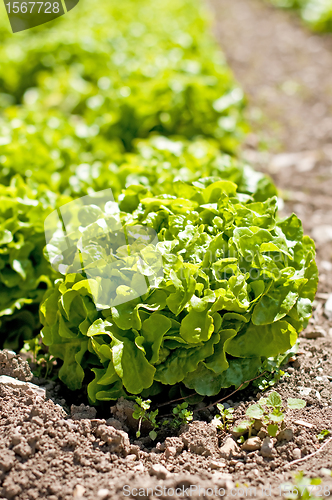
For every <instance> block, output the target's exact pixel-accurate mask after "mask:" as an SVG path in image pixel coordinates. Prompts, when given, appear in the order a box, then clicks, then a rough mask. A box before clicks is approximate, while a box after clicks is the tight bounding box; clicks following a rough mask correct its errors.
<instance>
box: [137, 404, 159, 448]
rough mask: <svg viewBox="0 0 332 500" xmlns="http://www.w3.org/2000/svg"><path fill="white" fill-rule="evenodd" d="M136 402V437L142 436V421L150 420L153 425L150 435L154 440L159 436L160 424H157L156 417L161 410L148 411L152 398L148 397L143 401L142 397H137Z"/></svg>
mask: <svg viewBox="0 0 332 500" xmlns="http://www.w3.org/2000/svg"><path fill="white" fill-rule="evenodd" d="M135 401H136V404H135V406H134V412H133V417H134V418H135V419H136V420H138V429H137V432H136V437H137V438H139V437H140V436H141V426H142V422H144V421H146V422H149V423H150V425H151V426H152V430H151V431H150V432H149V436H150V438H151V439H152V441H154V440H155V439H156V438H157V429H158V427H159V424H157V421H156V418H157V415H158V411H159V410H155V411H150V412H149V411H148V410H149V409H150V405H151V399H147V400H146V401H143V399H142V398H136V399H135Z"/></svg>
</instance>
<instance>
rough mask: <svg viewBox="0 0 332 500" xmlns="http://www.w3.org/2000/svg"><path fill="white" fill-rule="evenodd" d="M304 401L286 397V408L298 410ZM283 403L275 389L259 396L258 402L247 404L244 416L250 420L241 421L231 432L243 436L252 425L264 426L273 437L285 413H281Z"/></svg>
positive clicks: (249, 431) (249, 432)
mask: <svg viewBox="0 0 332 500" xmlns="http://www.w3.org/2000/svg"><path fill="white" fill-rule="evenodd" d="M305 405H306V402H305V401H303V399H294V398H289V399H287V405H286V409H289V410H299V409H301V408H304V407H305ZM283 408H284V404H283V402H282V399H281V397H280V394H278V393H277V392H276V391H273V392H271V394H270V395H269V396H268V397H267V398H261V399H260V400H259V401H258V403H256V404H253V405H251V406H249V408H248V409H247V411H246V416H247V417H249V418H250V420H246V421H243V422H241V423H240V424H239V425H238V426H236V427H234V428H233V433H236V434H237V435H238V436H243V435H244V434H247V433H248V437H250V436H251V432H252V428H253V426H255V427H256V424H258V427H259V428H260V427H262V426H264V427H265V428H266V430H267V432H268V434H269V436H271V437H275V436H276V435H277V433H278V432H279V430H280V428H281V424H282V422H283V421H284V418H285V414H284V413H283ZM242 441H243V438H242Z"/></svg>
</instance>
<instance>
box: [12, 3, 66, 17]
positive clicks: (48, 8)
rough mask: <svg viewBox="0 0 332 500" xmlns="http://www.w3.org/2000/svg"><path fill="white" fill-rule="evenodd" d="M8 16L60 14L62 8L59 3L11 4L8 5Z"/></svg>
mask: <svg viewBox="0 0 332 500" xmlns="http://www.w3.org/2000/svg"><path fill="white" fill-rule="evenodd" d="M6 7H7V12H8V14H18V13H19V12H21V13H22V14H26V13H30V14H32V13H35V14H37V13H38V14H40V13H43V14H58V13H59V12H60V6H59V3H58V2H54V3H51V2H13V3H11V2H9V3H7V4H6Z"/></svg>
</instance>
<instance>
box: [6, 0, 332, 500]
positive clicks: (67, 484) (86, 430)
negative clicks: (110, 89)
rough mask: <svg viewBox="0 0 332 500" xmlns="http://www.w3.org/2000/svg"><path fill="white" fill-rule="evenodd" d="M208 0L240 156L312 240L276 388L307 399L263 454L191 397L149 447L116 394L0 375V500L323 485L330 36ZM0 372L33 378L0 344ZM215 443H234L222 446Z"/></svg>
mask: <svg viewBox="0 0 332 500" xmlns="http://www.w3.org/2000/svg"><path fill="white" fill-rule="evenodd" d="M210 2H211V7H212V9H213V12H214V14H215V20H216V24H215V29H216V35H217V37H218V39H219V40H220V43H221V45H222V47H223V50H224V51H225V52H226V54H227V57H228V60H229V63H230V65H231V66H232V68H233V70H234V72H235V74H236V76H237V78H238V80H239V82H240V84H241V85H242V87H243V88H244V89H245V91H246V92H247V95H248V101H249V106H248V119H249V121H250V122H251V125H252V128H253V133H252V134H251V135H250V136H249V138H248V140H247V142H246V144H245V147H244V149H243V151H242V155H243V157H244V158H246V159H248V160H249V161H250V162H251V163H253V164H254V165H255V166H256V167H257V168H259V169H261V170H264V171H266V172H268V173H270V175H272V177H273V178H274V180H275V182H276V184H277V185H278V187H279V188H280V190H281V196H282V198H284V200H285V204H284V208H283V212H284V214H285V215H287V214H288V213H290V212H292V211H295V212H296V213H297V214H298V215H299V216H300V217H301V218H302V220H303V223H304V228H305V231H306V233H307V234H310V235H312V236H313V237H314V238H315V241H316V243H317V260H318V266H319V269H320V283H319V291H318V294H317V300H316V302H315V311H314V315H313V318H312V319H311V321H310V324H309V326H308V328H307V329H306V331H305V332H303V334H302V338H301V341H300V347H299V351H298V353H297V354H296V355H295V356H294V357H293V358H291V361H290V362H289V363H288V365H287V366H286V367H285V370H286V373H287V376H285V377H283V378H282V379H281V381H280V382H279V383H278V384H277V385H276V386H275V387H274V389H276V390H277V391H278V392H279V393H280V394H281V396H282V398H283V399H287V398H288V397H300V398H302V399H304V400H305V401H306V403H307V404H306V407H305V408H304V409H302V410H292V411H287V412H286V421H285V424H286V428H287V429H288V431H287V436H286V435H285V436H284V437H285V438H286V437H287V439H283V440H277V439H273V440H272V444H273V451H272V452H271V456H270V457H266V456H265V457H264V456H263V455H264V453H263V454H262V451H261V450H260V448H261V444H262V442H261V441H259V439H260V438H263V437H264V436H263V435H262V434H258V436H256V447H257V449H256V450H252V451H250V450H249V451H245V450H243V449H241V448H240V447H239V444H237V443H236V440H235V439H234V438H233V437H232V435H231V433H230V432H229V431H222V430H217V429H216V428H215V427H214V425H213V424H212V422H211V420H212V418H213V414H214V413H215V412H214V410H210V409H204V408H203V406H204V405H203V404H202V403H200V404H199V405H197V406H196V407H195V414H194V415H195V421H194V422H193V423H191V424H190V425H189V426H186V427H185V428H182V429H180V430H179V432H178V435H177V436H169V437H167V438H166V439H165V440H164V439H162V440H161V442H158V440H157V442H156V443H152V442H151V440H150V439H149V438H148V437H146V436H143V438H141V439H140V440H137V439H136V437H135V430H136V428H135V425H137V423H136V421H135V422H133V420H132V418H131V417H130V414H131V411H132V408H131V406H130V403H128V402H125V401H119V402H118V403H117V405H116V406H115V407H113V408H112V411H111V408H106V410H105V409H104V410H103V414H100V412H99V413H97V412H96V410H95V409H94V408H90V407H88V406H84V405H83V406H80V405H79V402H80V401H79V402H78V403H77V402H76V404H77V406H74V405H71V402H72V399H71V397H70V396H68V394H67V393H65V392H64V391H63V389H62V388H61V387H60V386H58V385H56V384H54V383H53V382H50V381H45V380H37V379H33V380H32V381H33V382H35V383H38V384H39V385H43V386H44V387H45V389H46V398H43V397H42V396H40V395H38V394H37V393H36V392H35V391H34V390H33V389H31V386H30V385H23V386H20V387H19V386H18V387H13V386H10V385H8V384H7V383H5V382H1V381H0V398H1V399H0V500H2V499H20V500H26V499H29V500H30V499H31V500H39V499H44V498H45V499H48V500H69V499H73V498H75V499H87V500H89V499H94V500H95V499H111V498H112V499H115V500H118V499H123V498H126V497H128V498H133V497H144V498H150V499H156V498H163V499H166V498H167V499H171V498H193V499H194V498H201V497H203V498H204V493H205V496H206V497H209V498H227V499H229V498H248V497H249V496H250V495H251V498H253V497H256V498H262V499H265V498H282V497H283V495H280V493H281V492H282V491H283V489H281V491H280V488H282V485H283V484H284V483H285V482H287V481H290V480H291V479H292V477H293V474H294V472H296V471H299V470H302V471H304V472H305V474H306V475H308V476H309V477H321V478H322V479H323V485H324V486H325V487H326V490H325V491H327V492H328V491H329V490H330V491H332V477H331V476H330V475H327V474H328V471H327V469H331V468H332V443H331V442H327V441H325V443H326V446H324V442H320V441H319V440H318V438H317V435H318V434H319V433H320V432H321V431H322V430H324V429H330V430H332V423H331V420H332V390H331V389H332V385H331V384H332V335H331V332H332V330H331V328H332V322H331V319H332V311H330V306H329V304H327V305H326V303H327V301H328V299H329V297H330V294H332V284H331V277H332V223H331V215H332V198H331V194H330V193H331V187H332V115H331V110H332V76H331V75H332V51H331V48H332V38H331V37H329V36H326V37H322V36H317V35H313V34H311V33H310V32H309V31H307V30H306V28H304V27H303V26H302V25H301V23H300V22H299V21H298V20H297V18H296V17H295V16H294V15H292V14H291V13H288V12H282V11H278V10H276V9H273V8H272V7H270V6H269V5H266V4H265V3H264V2H263V1H261V0H210ZM1 375H5V376H11V377H14V378H16V379H18V380H21V381H23V384H24V381H27V382H28V381H29V380H30V379H31V374H30V373H29V369H28V367H27V365H26V364H25V363H24V362H23V361H22V360H20V358H19V357H17V356H14V355H13V354H10V353H9V354H8V352H0V376H1ZM21 383H22V382H21ZM260 396H261V394H257V391H254V389H253V388H250V387H249V388H247V389H246V390H245V391H243V392H239V393H236V394H234V395H233V396H232V397H230V398H229V399H228V400H227V401H226V404H227V405H229V406H230V407H234V408H235V413H234V416H235V423H237V422H239V421H241V420H242V419H243V418H244V414H245V410H246V408H247V407H248V406H249V404H250V403H251V402H253V401H255V400H256V399H257V398H259V397H260ZM257 433H258V431H257V432H256V434H257ZM230 439H231V441H230ZM226 441H227V443H228V445H229V444H231V445H232V446H231V447H232V449H233V452H232V453H230V452H229V453H226V452H225V447H224V446H225V442H226ZM257 443H258V444H257ZM322 446H324V447H323V448H322ZM312 454H314V455H313V456H311V455H312ZM301 459H303V460H302V461H300V462H299V460H301ZM249 487H251V488H252V489H251V490H249V489H248V488H249ZM270 487H271V490H270V489H269V488H270ZM133 488H136V490H133ZM148 488H149V490H148ZM158 488H159V489H158ZM172 488H173V492H172ZM175 488H178V491H177V492H175V491H174V489H175ZM199 488H200V489H199ZM241 488H242V489H241ZM151 489H152V490H151ZM266 489H267V490H266ZM153 490H154V491H153ZM180 490H182V494H180ZM204 490H205V491H204ZM241 492H242V493H241ZM316 492H317V493H318V495H317V496H322V493H321V494H320V495H319V490H316ZM326 496H327V495H325V497H326Z"/></svg>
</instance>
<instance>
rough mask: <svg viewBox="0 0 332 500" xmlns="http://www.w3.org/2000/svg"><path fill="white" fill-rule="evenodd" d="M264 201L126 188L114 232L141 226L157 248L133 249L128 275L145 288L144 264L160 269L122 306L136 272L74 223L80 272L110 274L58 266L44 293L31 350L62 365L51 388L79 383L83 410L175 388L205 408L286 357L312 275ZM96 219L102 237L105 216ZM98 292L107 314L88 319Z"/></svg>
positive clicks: (296, 233) (226, 193)
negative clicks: (106, 300)
mask: <svg viewBox="0 0 332 500" xmlns="http://www.w3.org/2000/svg"><path fill="white" fill-rule="evenodd" d="M133 190H134V191H135V196H134V197H133ZM276 201H277V200H276V198H275V197H273V198H269V199H267V200H265V201H254V199H253V198H252V197H251V196H249V195H247V194H243V193H237V186H236V184H234V183H232V182H230V181H223V180H216V179H215V178H208V177H207V178H203V179H200V180H198V181H195V182H193V183H186V182H183V181H180V180H179V181H175V182H174V183H173V186H172V191H171V194H169V193H167V192H165V193H163V194H159V195H157V196H155V195H154V194H153V193H151V192H150V190H149V188H148V187H144V186H142V185H134V186H129V187H128V188H127V189H126V190H124V192H123V195H122V196H121V200H120V202H119V205H118V209H119V210H120V212H119V213H118V217H120V220H121V224H122V227H123V229H124V231H127V232H130V228H131V227H133V226H136V225H140V226H147V227H148V228H152V229H153V230H154V231H155V232H156V233H157V235H158V239H159V243H158V244H157V245H156V247H155V248H154V249H153V251H152V249H151V246H148V247H146V248H145V247H144V245H143V246H140V248H139V251H140V252H141V255H142V258H143V260H144V261H145V263H146V267H144V266H143V267H142V266H141V268H140V270H139V271H140V273H141V274H142V275H143V276H145V277H146V278H148V277H151V273H152V271H151V270H153V266H154V265H155V262H156V253H157V254H159V255H161V256H162V261H163V276H158V278H156V280H155V281H154V283H153V284H152V285H151V281H150V286H149V287H148V290H147V292H146V293H144V295H142V296H140V297H138V298H135V299H133V300H130V293H131V290H134V289H135V279H134V276H135V275H136V274H137V270H138V268H137V260H136V261H135V259H133V260H130V259H131V257H130V255H129V256H128V254H126V252H125V251H124V247H121V246H118V247H113V246H112V244H111V240H112V237H111V236H110V238H104V237H103V238H97V237H95V235H96V232H95V229H96V226H95V224H96V222H95V221H93V222H91V219H89V217H86V219H85V222H84V220H83V219H82V225H81V229H80V231H81V232H82V234H83V235H84V238H86V241H90V244H89V245H88V246H87V248H84V247H83V248H82V246H79V245H78V247H79V254H81V255H82V260H81V262H87V263H89V262H91V265H92V263H94V264H93V265H95V263H96V259H97V263H98V266H99V267H100V269H108V267H107V266H111V268H112V272H111V274H107V273H106V274H105V275H104V276H103V277H98V276H96V277H95V278H91V277H90V278H87V277H86V276H87V275H88V276H91V272H90V268H89V265H90V264H87V267H86V268H84V267H83V268H82V269H81V271H80V273H77V267H75V266H76V264H77V263H76V264H75V262H73V269H75V272H70V266H69V267H68V269H67V272H68V274H67V275H66V276H65V277H64V278H61V279H59V280H57V281H56V283H55V287H54V288H52V289H50V290H48V291H47V292H46V295H45V299H44V301H43V303H42V305H41V308H40V318H41V322H42V324H43V325H44V327H43V329H42V338H43V342H44V343H45V345H47V346H48V347H49V351H50V353H51V354H52V355H53V356H55V357H56V358H58V359H60V360H62V366H61V368H60V371H59V377H60V379H61V380H62V381H63V382H64V383H66V384H67V385H68V387H69V388H70V389H72V390H76V389H80V388H81V387H82V385H83V384H85V383H88V396H89V399H90V402H91V403H93V404H97V403H98V402H99V401H105V400H106V401H108V400H112V399H117V398H119V397H121V396H126V395H131V394H137V395H139V394H140V393H142V391H143V390H144V396H148V395H153V394H157V393H158V392H160V391H162V390H163V388H165V387H167V386H172V385H175V384H179V383H181V384H184V385H185V386H186V387H187V388H190V389H193V390H195V391H196V392H197V393H198V394H201V395H209V396H211V395H214V394H218V393H219V392H220V390H221V389H222V388H227V387H230V386H232V385H233V386H236V387H238V386H240V385H241V384H242V383H243V382H244V381H246V380H249V379H250V378H252V377H254V376H255V375H256V373H257V372H258V371H259V369H260V367H261V365H262V363H264V360H266V359H267V358H269V357H274V356H278V355H279V354H281V353H283V352H286V351H287V350H288V349H290V348H291V347H292V346H293V345H294V344H295V342H296V339H297V334H298V332H300V331H301V330H302V328H303V327H304V326H305V325H306V324H307V321H308V319H309V317H310V315H311V310H312V301H313V299H314V296H315V292H316V287H317V267H316V264H315V261H314V256H315V249H314V243H313V241H312V240H311V239H310V238H309V237H307V236H303V230H302V225H301V222H300V221H299V219H298V218H297V217H296V216H295V215H292V216H290V217H288V218H286V219H283V220H278V219H277V216H276V212H277V206H276ZM112 206H113V205H112ZM113 208H114V206H113ZM85 210H86V209H85ZM92 212H93V213H95V209H94V208H93V207H92ZM85 213H86V212H85ZM98 217H99V218H101V219H102V220H103V221H104V222H103V223H102V225H103V227H107V228H108V229H109V232H110V235H112V228H114V220H115V219H114V214H113V215H112V214H110V212H109V210H106V211H105V212H104V213H103V212H101V213H99V214H98ZM99 225H100V223H99ZM75 255H77V252H76V254H75ZM89 258H90V259H91V260H90V261H89ZM114 266H115V267H116V269H117V271H116V273H115V272H114V271H113V269H114ZM86 273H87V274H86ZM89 273H90V274H89ZM152 274H153V273H152ZM103 279H105V280H106V282H103V281H102V280H103ZM107 280H109V281H108V282H107ZM105 283H106V284H105ZM107 283H108V284H107ZM124 283H125V286H123V285H124ZM107 286H110V287H112V290H113V292H114V293H115V294H116V300H115V301H114V302H113V303H114V305H113V306H112V305H111V304H110V307H109V308H105V306H104V307H103V308H97V307H96V305H95V297H96V296H98V294H99V293H100V294H102V293H103V291H104V289H105V287H107ZM120 302H122V303H120ZM91 372H92V374H93V375H94V378H93V380H92V381H90V380H91Z"/></svg>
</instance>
